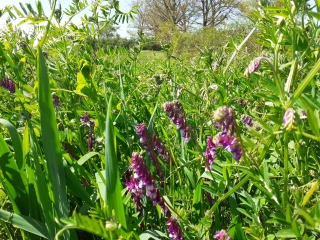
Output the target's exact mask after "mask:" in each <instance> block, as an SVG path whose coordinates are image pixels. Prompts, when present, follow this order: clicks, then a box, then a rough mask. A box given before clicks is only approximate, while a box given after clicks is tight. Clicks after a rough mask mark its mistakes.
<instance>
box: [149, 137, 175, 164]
mask: <svg viewBox="0 0 320 240" xmlns="http://www.w3.org/2000/svg"><path fill="white" fill-rule="evenodd" d="M152 143H153V148H154V150H155V151H156V152H157V153H158V154H159V156H160V157H161V159H162V160H164V161H165V162H166V163H168V164H169V163H170V161H171V157H170V155H169V152H168V150H167V149H166V147H165V145H164V144H163V142H162V141H161V140H160V139H158V138H157V136H156V134H153V135H152Z"/></svg>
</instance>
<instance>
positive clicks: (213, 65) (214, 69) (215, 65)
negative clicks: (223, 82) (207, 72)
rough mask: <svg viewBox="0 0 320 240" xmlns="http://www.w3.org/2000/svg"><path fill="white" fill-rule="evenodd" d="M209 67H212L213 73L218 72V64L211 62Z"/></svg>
mask: <svg viewBox="0 0 320 240" xmlns="http://www.w3.org/2000/svg"><path fill="white" fill-rule="evenodd" d="M211 66H212V70H213V71H214V72H217V71H218V68H219V63H218V62H213V63H212V65H211Z"/></svg>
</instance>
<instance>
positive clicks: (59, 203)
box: [37, 47, 69, 237]
mask: <svg viewBox="0 0 320 240" xmlns="http://www.w3.org/2000/svg"><path fill="white" fill-rule="evenodd" d="M37 53H38V56H37V80H38V83H39V89H38V90H39V96H38V98H39V110H40V124H41V131H42V142H43V151H44V155H45V158H46V162H47V166H48V175H49V180H50V184H51V185H52V188H53V191H52V194H53V198H54V207H55V209H56V211H57V215H58V216H57V217H58V218H63V217H67V216H68V201H67V186H66V179H65V172H64V167H63V161H62V153H61V149H60V141H59V135H58V129H57V121H56V116H55V112H54V108H53V103H52V97H51V91H50V85H49V78H48V72H47V65H46V62H45V59H44V56H43V53H42V49H41V48H40V47H38V48H37ZM67 234H68V233H66V235H65V237H69V236H68V235H67Z"/></svg>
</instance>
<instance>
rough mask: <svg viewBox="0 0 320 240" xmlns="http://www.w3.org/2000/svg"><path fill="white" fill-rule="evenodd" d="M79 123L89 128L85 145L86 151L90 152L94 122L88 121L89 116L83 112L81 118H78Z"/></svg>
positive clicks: (93, 139) (92, 142)
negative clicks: (86, 146)
mask: <svg viewBox="0 0 320 240" xmlns="http://www.w3.org/2000/svg"><path fill="white" fill-rule="evenodd" d="M80 121H81V123H82V124H83V125H85V126H87V127H88V128H89V133H88V139H87V145H88V150H89V151H92V149H93V145H94V141H95V137H94V126H95V124H94V122H93V121H91V120H90V115H89V114H88V113H87V112H85V113H84V114H83V116H80Z"/></svg>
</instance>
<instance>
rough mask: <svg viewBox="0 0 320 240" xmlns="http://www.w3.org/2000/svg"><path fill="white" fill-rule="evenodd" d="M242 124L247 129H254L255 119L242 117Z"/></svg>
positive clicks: (246, 116)
mask: <svg viewBox="0 0 320 240" xmlns="http://www.w3.org/2000/svg"><path fill="white" fill-rule="evenodd" d="M241 122H242V123H243V124H244V125H245V126H246V127H253V119H252V117H250V116H248V115H243V116H242V117H241Z"/></svg>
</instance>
